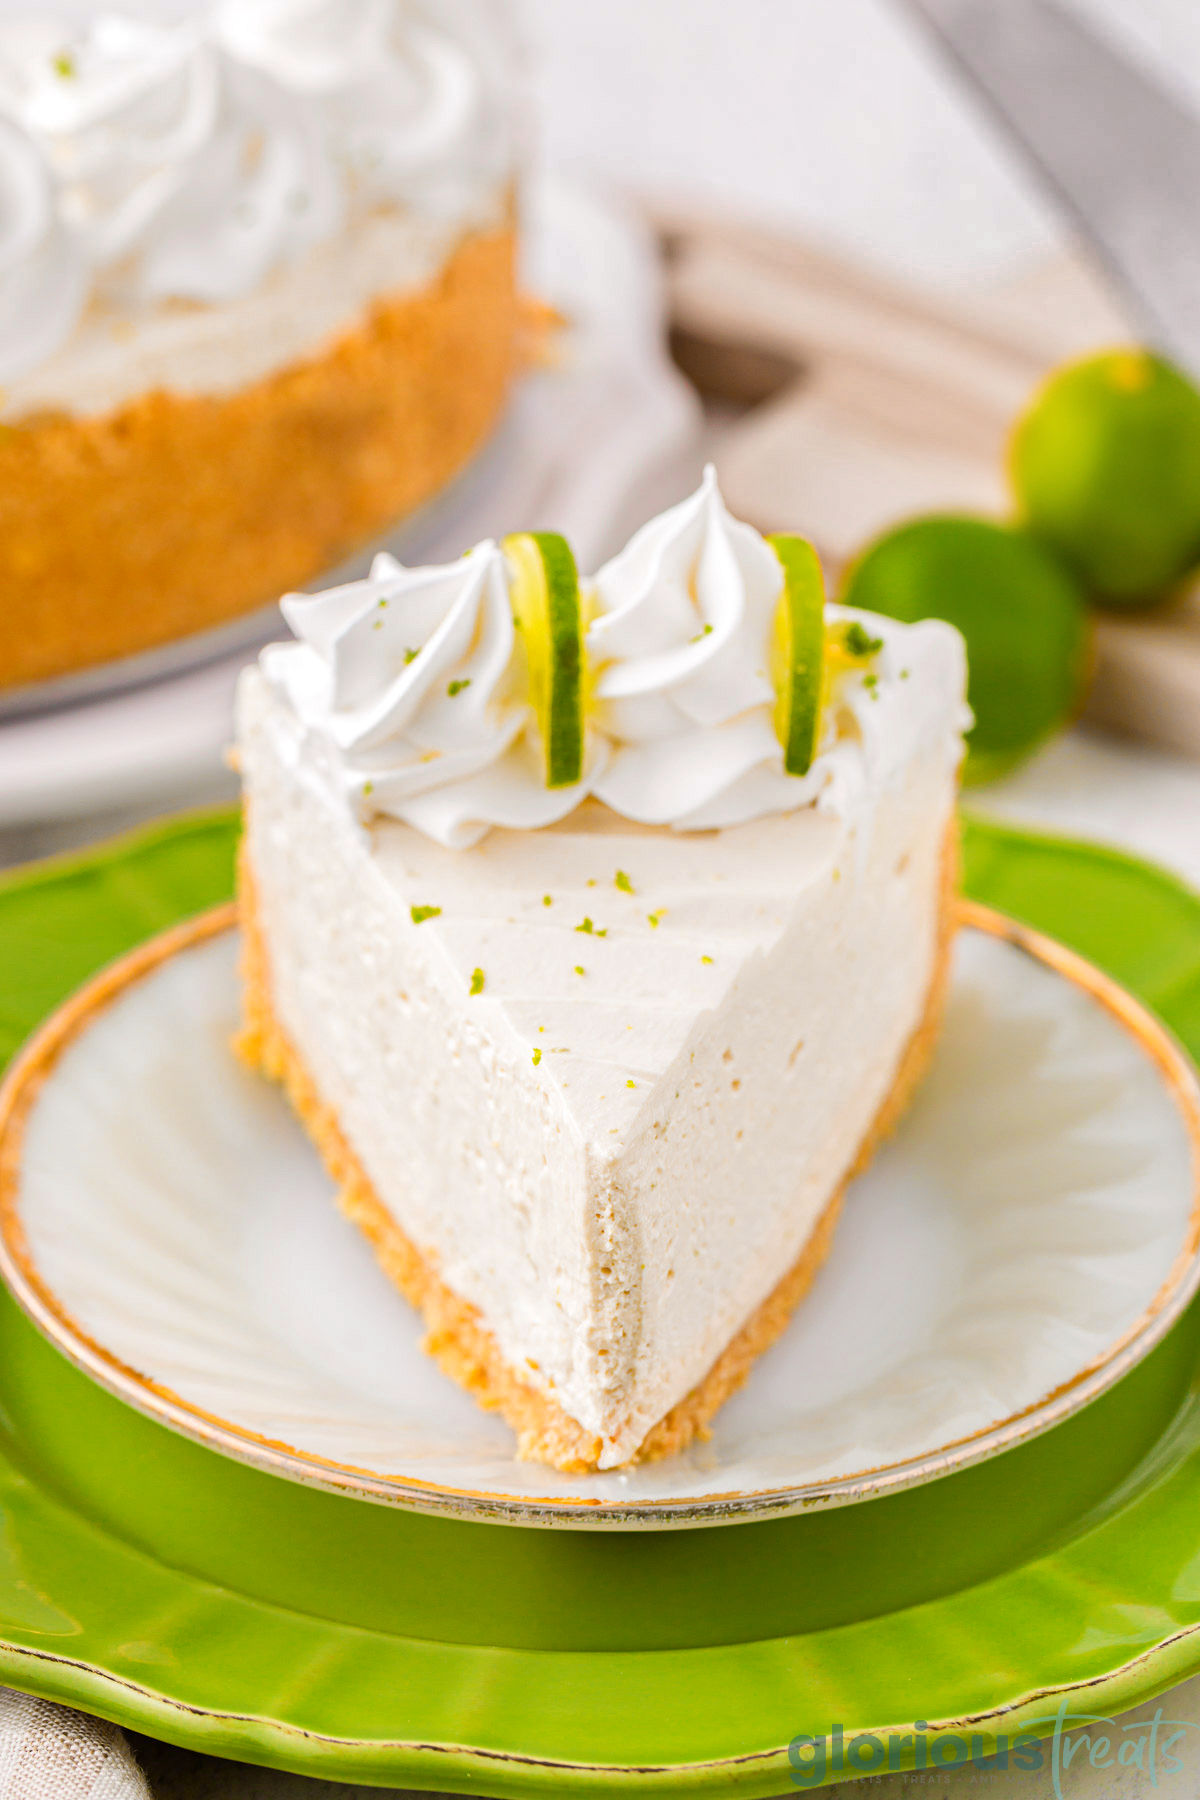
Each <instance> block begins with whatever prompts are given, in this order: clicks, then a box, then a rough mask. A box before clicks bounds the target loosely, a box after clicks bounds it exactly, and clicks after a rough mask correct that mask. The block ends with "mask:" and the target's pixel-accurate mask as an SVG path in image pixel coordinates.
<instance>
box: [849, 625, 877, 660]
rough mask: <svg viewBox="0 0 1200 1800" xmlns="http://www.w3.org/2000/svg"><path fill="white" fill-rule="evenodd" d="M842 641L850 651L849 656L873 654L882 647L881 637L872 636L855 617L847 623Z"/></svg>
mask: <svg viewBox="0 0 1200 1800" xmlns="http://www.w3.org/2000/svg"><path fill="white" fill-rule="evenodd" d="M842 643H843V644H844V646H845V648H846V649H847V650H848V651H849V652H850V655H851V656H860V657H865V656H874V654H875V652H876V651H877V650H882V649H883V639H882V638H879V637H872V636H871V634H870V632H869V631H867V630H866V629H865V628H864V627H863V626H862V625H860V624H859V622H858V620H857V619H853V620H852V621H851V622H850V624H849V625H847V627H846V630H845V633H844V635H843V637H842Z"/></svg>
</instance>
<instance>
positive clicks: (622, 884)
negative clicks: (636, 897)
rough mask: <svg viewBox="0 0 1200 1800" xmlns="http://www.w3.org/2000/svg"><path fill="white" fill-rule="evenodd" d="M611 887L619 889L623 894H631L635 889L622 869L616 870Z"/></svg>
mask: <svg viewBox="0 0 1200 1800" xmlns="http://www.w3.org/2000/svg"><path fill="white" fill-rule="evenodd" d="M613 886H614V887H618V888H620V890H621V892H622V893H623V894H632V893H633V892H634V891H635V889H634V885H633V883H632V881H630V879H629V877H628V875H627V874H626V873H625V871H624V869H618V870H617V872H616V874H615V875H614V876H613Z"/></svg>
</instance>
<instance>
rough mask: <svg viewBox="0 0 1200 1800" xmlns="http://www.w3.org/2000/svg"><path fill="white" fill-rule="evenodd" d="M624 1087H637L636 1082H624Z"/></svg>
mask: <svg viewBox="0 0 1200 1800" xmlns="http://www.w3.org/2000/svg"><path fill="white" fill-rule="evenodd" d="M625 1086H626V1087H636V1086H637V1082H636V1081H627V1082H626V1083H625Z"/></svg>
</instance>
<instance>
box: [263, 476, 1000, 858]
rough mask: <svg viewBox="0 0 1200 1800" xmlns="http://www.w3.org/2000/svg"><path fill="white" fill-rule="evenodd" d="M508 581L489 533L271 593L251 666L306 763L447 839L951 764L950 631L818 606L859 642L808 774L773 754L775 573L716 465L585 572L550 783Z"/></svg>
mask: <svg viewBox="0 0 1200 1800" xmlns="http://www.w3.org/2000/svg"><path fill="white" fill-rule="evenodd" d="M512 578H513V577H512V571H511V569H510V568H509V565H508V563H507V559H506V557H505V555H504V553H503V551H502V550H500V549H499V548H498V547H497V546H496V545H495V544H492V543H484V544H479V545H477V546H476V547H475V549H474V550H472V551H471V552H469V554H468V555H467V556H466V557H464V558H463V559H462V560H461V561H460V562H458V563H453V564H448V565H446V566H445V567H443V568H438V569H404V568H402V567H401V565H400V564H399V563H397V562H395V561H394V559H392V558H391V557H387V556H383V557H379V558H377V559H376V562H375V564H374V566H373V568H372V571H371V575H370V577H369V578H368V579H367V580H366V581H361V582H355V583H352V584H351V585H349V586H347V587H344V588H339V589H335V590H332V591H330V592H328V593H325V594H319V595H316V596H314V597H309V596H303V595H292V596H289V597H288V598H287V599H285V601H284V602H283V611H284V615H285V617H286V619H287V622H288V624H289V625H290V626H291V627H292V629H293V631H294V632H295V633H296V634H297V637H298V638H299V639H300V640H301V642H299V643H295V644H280V645H273V646H271V647H270V648H269V649H268V650H267V651H266V652H264V655H263V658H262V668H263V673H264V675H265V676H266V678H267V680H268V682H269V683H270V684H271V685H272V686H273V687H274V688H275V689H276V690H277V691H278V692H279V693H280V694H281V695H283V696H285V697H286V699H287V700H288V702H289V703H290V705H291V706H292V708H293V710H294V712H295V713H296V716H297V718H298V719H299V720H300V721H301V722H302V724H303V726H304V731H305V738H304V742H305V750H304V754H305V756H306V758H307V759H308V761H309V762H310V763H311V766H312V768H313V770H314V772H316V773H318V774H319V776H320V778H321V779H322V780H323V781H324V782H325V783H328V784H330V785H332V787H333V788H334V789H335V790H336V792H337V793H338V795H339V796H340V798H341V800H342V801H343V802H344V804H345V805H346V806H347V807H348V808H349V809H351V810H352V811H353V812H354V813H355V814H356V815H357V816H358V818H360V819H361V820H363V821H369V820H370V819H371V818H373V817H376V816H382V817H392V818H396V819H401V820H403V821H405V822H406V823H408V824H410V825H415V826H416V827H417V828H418V829H419V830H421V831H423V832H425V833H426V835H428V836H430V837H432V838H434V839H436V840H437V841H438V842H439V843H442V844H445V845H447V846H449V847H451V848H455V849H462V848H466V847H469V846H470V845H472V844H475V843H478V841H479V840H480V838H481V837H482V836H483V835H484V834H485V833H486V832H487V831H488V830H489V829H490V828H491V827H493V826H512V827H518V828H524V829H528V828H531V827H537V826H542V825H549V824H552V823H554V822H555V821H557V820H560V819H563V818H565V817H566V816H567V815H568V814H569V813H570V812H571V811H573V810H574V808H575V807H576V806H577V805H579V804H580V802H582V801H583V800H585V799H586V798H588V796H589V795H594V796H595V797H596V798H597V799H599V800H601V801H603V802H604V803H605V805H606V806H608V807H609V808H610V809H611V810H612V811H613V812H615V813H618V814H620V815H621V816H622V817H624V818H626V819H630V820H633V821H635V822H637V823H639V824H643V825H660V826H670V827H672V828H673V829H675V830H692V831H695V830H711V829H717V828H720V827H724V826H729V825H738V824H745V823H747V822H749V821H750V820H753V819H760V818H765V817H769V816H771V815H772V814H776V813H787V812H793V811H795V810H797V809H798V808H800V807H807V806H815V807H816V808H818V809H819V810H822V811H830V812H834V813H837V814H839V815H843V816H844V815H847V814H850V813H853V812H854V810H855V809H856V807H857V806H858V805H859V804H860V803H861V802H862V801H863V799H864V798H865V797H866V796H868V795H869V794H870V793H871V792H872V790H873V789H875V788H876V787H877V786H878V785H879V784H880V783H885V782H886V781H887V780H888V778H889V776H890V775H891V773H892V772H893V771H894V770H895V769H897V768H900V767H903V766H904V765H905V764H906V763H907V762H908V761H909V760H910V758H911V757H912V756H913V754H914V753H915V752H916V751H918V750H919V749H920V748H921V747H922V746H923V744H924V742H925V740H930V741H932V740H933V739H935V738H940V739H941V740H942V742H943V744H944V748H945V753H946V756H947V757H948V758H950V759H952V760H953V761H954V762H955V763H957V760H958V757H959V755H960V753H961V741H960V738H961V731H962V730H963V729H965V727H966V725H967V724H968V723H969V715H967V713H966V711H965V708H964V707H963V705H962V702H961V694H962V688H963V649H962V640H961V638H960V637H959V635H958V633H957V632H956V631H954V630H953V628H952V627H950V626H949V625H946V624H943V623H942V622H941V621H940V620H926V621H922V622H921V623H919V624H916V625H902V624H899V623H897V622H896V621H893V620H889V619H883V618H877V617H875V616H874V615H864V614H856V613H853V612H851V611H849V610H848V609H846V608H842V607H835V606H831V607H829V608H827V622H828V625H829V626H830V627H832V628H834V629H835V630H836V629H837V628H838V627H839V626H841V625H852V624H853V623H854V622H855V620H858V621H860V624H861V621H863V620H867V622H868V624H869V634H868V633H864V636H866V637H867V641H868V642H869V643H870V644H871V646H872V649H871V653H870V655H869V656H866V657H863V658H862V659H860V660H859V662H858V663H857V666H851V667H847V668H845V669H843V670H841V671H840V672H839V673H838V674H836V675H835V676H834V678H833V680H832V683H831V688H830V693H829V697H828V701H827V704H826V705H825V707H824V709H823V714H822V718H823V725H822V736H821V740H820V745H819V750H818V754H817V756H816V757H815V759H814V761H813V763H812V766H811V768H810V769H809V771H808V773H807V774H805V775H803V776H796V775H789V774H787V773H786V772H785V769H784V758H783V749H782V746H781V744H780V741H779V738H778V736H777V735H776V731H775V726H774V723H773V709H774V706H775V690H774V686H773V683H772V680H771V676H770V673H769V668H768V662H769V653H770V641H771V633H772V630H773V625H774V619H775V614H776V610H777V608H778V605H779V600H780V594H781V591H782V586H783V572H782V568H781V565H780V562H779V560H778V558H777V557H776V555H775V554H774V552H773V551H772V550H771V548H770V546H769V545H768V544H767V542H766V541H765V539H764V538H762V537H761V536H760V534H759V533H758V532H757V531H755V530H754V528H753V527H752V526H750V525H746V524H744V523H742V522H741V521H739V520H736V519H734V518H732V517H731V516H730V514H729V512H728V511H727V509H726V507H725V504H724V501H723V500H722V498H721V494H720V491H719V488H718V486H717V480H716V474H715V471H714V470H713V469H712V468H709V469H708V470H707V471H706V473H705V476H704V480H703V483H702V485H701V487H700V489H699V490H698V492H697V493H695V494H693V495H692V496H690V497H689V498H688V499H686V500H684V501H683V502H681V503H680V504H679V505H677V506H674V507H672V508H670V509H669V510H668V511H667V512H665V513H663V514H661V515H660V516H659V517H658V518H656V519H652V520H651V521H650V522H649V524H647V525H645V526H643V528H642V529H641V530H640V531H639V532H637V533H636V534H635V536H634V537H633V538H632V539H631V540H630V542H629V544H628V545H627V546H626V548H625V549H624V550H623V551H622V552H621V553H620V554H619V555H618V556H616V557H614V558H613V559H612V560H611V561H610V562H608V563H606V564H605V565H604V566H603V568H601V569H600V570H599V572H598V573H597V575H596V576H595V578H594V580H593V581H592V582H591V583H587V582H585V583H584V584H583V586H584V594H585V604H586V606H587V607H588V608H589V609H590V610H591V612H592V623H591V626H590V629H589V631H588V634H587V651H588V657H589V662H590V681H591V687H592V705H591V708H590V711H591V715H592V717H591V725H590V729H589V734H588V752H587V758H586V764H585V769H584V775H583V779H582V781H580V782H579V783H577V784H575V785H574V786H572V787H569V788H561V789H550V788H547V787H545V785H544V781H543V776H542V772H541V769H540V766H539V762H538V758H537V755H536V752H535V745H534V743H533V741H532V723H533V716H532V708H531V706H530V703H529V698H528V679H527V676H526V675H525V657H524V649H523V646H522V645H521V643H520V641H519V636H518V634H517V633H516V632H514V630H513V629H512V623H511V610H512V609H511V604H510V601H509V586H510V583H511V581H512ZM948 719H949V720H950V722H951V728H950V730H949V732H948V731H947V720H948Z"/></svg>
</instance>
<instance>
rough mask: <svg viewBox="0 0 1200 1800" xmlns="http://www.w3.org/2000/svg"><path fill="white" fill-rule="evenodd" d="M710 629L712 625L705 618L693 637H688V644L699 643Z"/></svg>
mask: <svg viewBox="0 0 1200 1800" xmlns="http://www.w3.org/2000/svg"><path fill="white" fill-rule="evenodd" d="M711 630H712V626H711V625H710V624H709V623H708V621H707V620H705V622H704V624H703V625H702V626H701V628H700V630H699V631H698V632H697V633H696V635H695V637H694V638H689V639H688V643H689V644H699V643H700V642H702V640H703V639H704V638H706V637H707V636H708V634H709V632H710V631H711Z"/></svg>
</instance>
